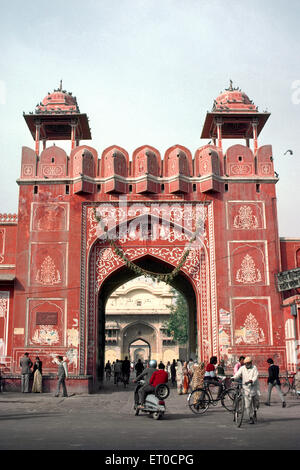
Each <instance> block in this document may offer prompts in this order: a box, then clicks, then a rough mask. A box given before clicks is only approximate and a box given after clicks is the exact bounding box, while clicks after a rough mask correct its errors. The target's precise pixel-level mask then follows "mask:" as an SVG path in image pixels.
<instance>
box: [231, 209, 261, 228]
mask: <svg viewBox="0 0 300 470" xmlns="http://www.w3.org/2000/svg"><path fill="white" fill-rule="evenodd" d="M233 226H234V228H237V229H243V230H251V229H256V228H257V227H258V220H257V217H256V216H255V215H253V213H252V209H251V207H250V206H241V207H240V209H239V214H238V215H236V216H235V218H234V221H233Z"/></svg>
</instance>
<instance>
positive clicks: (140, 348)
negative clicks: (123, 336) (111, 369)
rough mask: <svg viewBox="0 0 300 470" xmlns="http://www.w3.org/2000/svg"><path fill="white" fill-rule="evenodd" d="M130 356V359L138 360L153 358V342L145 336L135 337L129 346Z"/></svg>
mask: <svg viewBox="0 0 300 470" xmlns="http://www.w3.org/2000/svg"><path fill="white" fill-rule="evenodd" d="M128 356H129V358H130V361H133V362H137V361H138V360H139V359H141V361H142V362H145V361H149V360H150V359H151V344H150V343H148V342H147V341H146V340H145V339H143V338H137V339H134V340H133V341H132V342H131V343H130V344H129V346H128Z"/></svg>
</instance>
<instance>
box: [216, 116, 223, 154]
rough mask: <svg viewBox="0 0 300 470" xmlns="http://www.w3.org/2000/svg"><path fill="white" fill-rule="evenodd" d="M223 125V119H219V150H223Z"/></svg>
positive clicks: (217, 122)
mask: <svg viewBox="0 0 300 470" xmlns="http://www.w3.org/2000/svg"><path fill="white" fill-rule="evenodd" d="M222 124H223V120H222V118H217V119H216V125H217V138H218V147H219V149H222Z"/></svg>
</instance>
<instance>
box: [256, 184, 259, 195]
mask: <svg viewBox="0 0 300 470" xmlns="http://www.w3.org/2000/svg"><path fill="white" fill-rule="evenodd" d="M256 192H257V193H260V184H259V183H257V185H256Z"/></svg>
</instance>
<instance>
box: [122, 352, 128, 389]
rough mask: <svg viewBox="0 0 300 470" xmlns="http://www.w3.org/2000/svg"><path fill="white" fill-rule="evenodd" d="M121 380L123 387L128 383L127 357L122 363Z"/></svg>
mask: <svg viewBox="0 0 300 470" xmlns="http://www.w3.org/2000/svg"><path fill="white" fill-rule="evenodd" d="M122 378H123V382H124V385H125V384H126V385H127V384H128V383H129V378H130V361H129V359H128V357H127V356H126V357H125V359H124V361H123V362H122Z"/></svg>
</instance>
